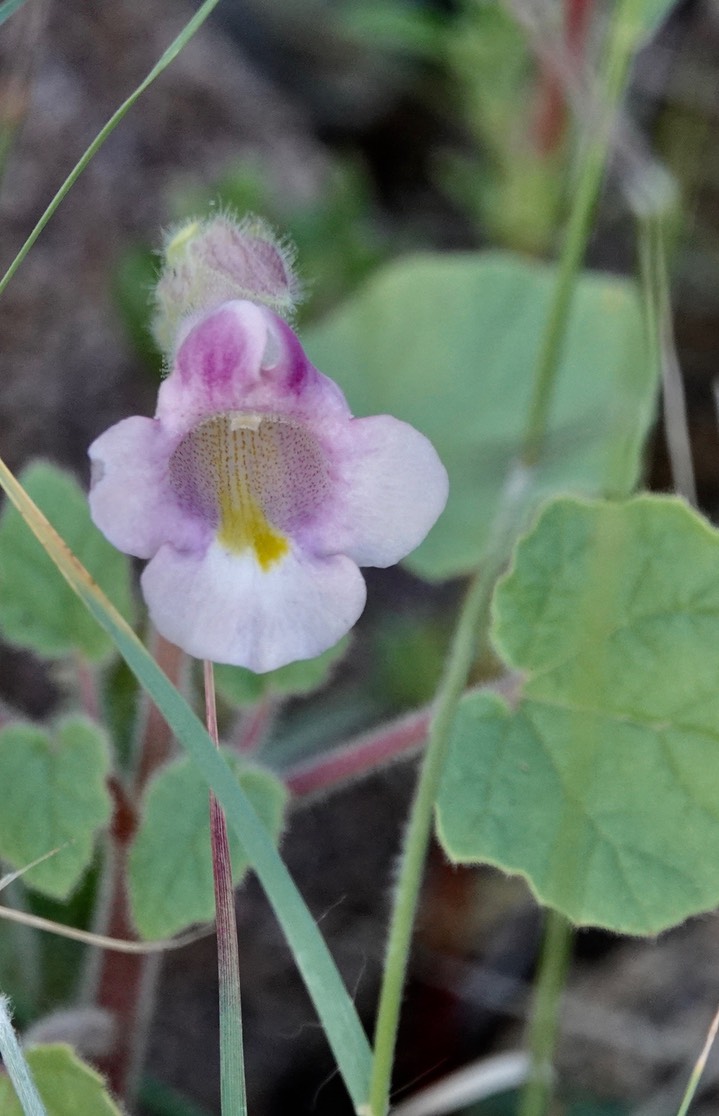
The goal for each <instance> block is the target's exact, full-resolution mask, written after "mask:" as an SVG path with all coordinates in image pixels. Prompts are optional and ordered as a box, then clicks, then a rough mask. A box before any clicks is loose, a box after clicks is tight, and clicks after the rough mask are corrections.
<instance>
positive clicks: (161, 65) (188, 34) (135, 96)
mask: <svg viewBox="0 0 719 1116" xmlns="http://www.w3.org/2000/svg"><path fill="white" fill-rule="evenodd" d="M21 2H23V0H5V4H6V5H7V4H11V5H12V4H15V5H16V6H19V4H20V3H21ZM218 3H219V0H205V2H204V4H202V5H201V7H199V8H198V10H197V12H196V13H195V15H194V16H193V17H192V19H191V20H189V21H188V22H187V23H186V24H185V26H184V27H183V28H182V31H180V34H179V35H178V36H177V38H175V39H173V41H172V42H171V43H170V45H169V47H168V48H167V50H166V51H164V53H163V54H162V55H161V57H160V58H159V59H158V61H157V62H156V63H155V65H154V66H153V67H152V69H151V70H150V72H149V74H148V75H147V77H146V78H144V79H143V81H141V82H140V84H139V85H138V86H137V88H136V89H135V90H133V92H132V93H131V94H130V96H129V97H128V98H127V99H126V100H124V101H123V102H122V104H121V105H120V107H119V108H117V109H115V111H114V112H113V114H112V116H111V117H110V119H109V120H108V122H107V124H105V126H104V127H103V128H101V129H100V131H99V132H98V133H97V135H96V136H95V138H94V140H93V141H92V143H91V144H90V146H89V147H88V148H87V150H86V151H85V153H84V155H82V156H81V157H80V159H79V160H78V161H77V163H76V164H75V166H74V167H73V169H72V170H71V171H70V173H69V175H68V176H67V178H66V179H65V181H64V182H63V184H62V186H61V187H60V189H59V190H58V191H57V193H56V194H55V197H54V198H53V199H52V201H51V202H50V204H49V205H48V207H47V209H46V210H45V212H44V213H43V215H42V217H41V218H40V220H39V221H38V223H37V224H36V225H35V228H34V229H33V230H32V232H31V233H30V235H29V236H28V238H27V240H26V241H25V243H24V244H23V246H22V248H21V249H20V251H19V252H18V254H17V256H16V257H15V259H14V260H13V261H12V263H11V264H10V267H9V268H8V269H7V271H6V272H5V274H4V275H3V277H2V279H0V295H1V294H2V293H3V291H4V290H5V288H6V287H7V285H8V283H9V282H10V280H11V279H12V277H13V275H14V274H15V272H16V271H17V269H18V268H19V267H20V264H21V263H22V262H23V260H24V259H25V257H26V256H27V254H28V252H29V251H30V249H31V248H32V246H33V244H34V243H35V241H36V240H37V238H38V237H39V235H40V233H41V232H42V230H43V229H44V228H45V225H46V224H47V223H48V221H49V220H50V218H51V217H52V215H53V214H54V212H55V210H56V209H57V208H58V206H59V205H60V202H61V201H62V200H63V198H64V197H65V195H66V194H67V193H69V191H70V190H71V188H72V187H73V186H74V185H75V183H76V182H77V180H78V178H79V177H80V175H81V174H82V172H83V171H84V169H85V167H86V166H87V165H88V163H89V162H90V160H91V159H92V158H93V157H94V156H95V155H96V154H97V152H98V151H99V150H100V148H101V147H102V145H103V143H104V142H105V140H106V139H107V138H108V136H109V135H111V133H112V132H114V130H115V128H116V127H117V125H118V124H119V123H120V121H121V120H122V118H123V117H124V116H125V115H126V113H127V112H129V110H130V109H131V108H132V106H133V105H134V104H135V102H136V101H137V100H139V98H140V97H141V96H142V94H143V93H144V92H145V90H146V89H147V88H148V86H150V85H152V83H153V81H154V80H155V78H156V77H159V76H160V74H161V73H162V72H163V70H166V69H167V67H168V66H169V65H170V63H171V62H173V61H174V60H175V58H177V55H178V54H179V53H180V51H181V50H182V49H183V47H184V46H185V45H186V44H187V43H188V42H189V41H190V39H191V38H192V36H193V35H194V34H195V32H196V31H197V30H198V29H199V28H200V27H201V26H202V24H203V23H204V22H205V20H206V19H207V17H208V16H209V14H210V12H211V11H212V9H213V8H215V7H217V5H218ZM14 10H15V9H14V8H13V9H12V11H14ZM2 11H3V7H2V6H0V22H1V21H2ZM8 14H11V12H9V13H8ZM5 18H7V16H6V17H5Z"/></svg>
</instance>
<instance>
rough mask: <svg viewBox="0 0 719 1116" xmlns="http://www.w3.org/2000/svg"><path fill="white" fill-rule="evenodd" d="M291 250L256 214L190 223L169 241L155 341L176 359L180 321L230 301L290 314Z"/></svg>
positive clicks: (294, 294) (293, 296)
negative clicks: (248, 302)
mask: <svg viewBox="0 0 719 1116" xmlns="http://www.w3.org/2000/svg"><path fill="white" fill-rule="evenodd" d="M293 255H294V253H293V250H292V248H291V247H290V246H288V245H287V244H286V243H284V242H282V241H281V240H279V239H278V238H277V237H276V236H275V234H274V233H273V232H272V230H271V229H270V227H269V226H268V225H267V224H266V223H265V222H264V221H262V220H261V219H260V218H259V217H255V216H253V215H252V214H250V215H248V216H246V217H244V218H243V219H242V220H241V221H240V220H236V219H235V218H233V217H231V216H229V215H228V214H218V215H217V216H216V217H210V218H205V219H203V220H193V221H188V222H187V223H186V224H184V225H182V226H180V227H179V228H176V229H174V230H173V231H172V232H171V233H170V234H169V236H168V237H167V239H166V242H165V247H164V250H163V262H162V270H161V274H160V279H159V281H158V284H157V288H156V290H155V316H154V320H153V332H154V335H155V340H156V341H157V343H158V345H159V346H160V348H161V350H162V351H163V352H164V353H165V354H166V356H167V357H168V358H170V359H171V358H172V356H173V355H174V353H175V350H176V348H177V344H178V340H179V330H180V326H181V324H182V322H183V321H184V320H185V319H188V318H198V317H200V316H201V315H203V314H206V313H208V312H209V311H211V310H214V309H215V307H217V306H221V305H222V304H223V303H224V302H229V301H231V300H232V299H245V300H248V301H250V302H255V303H260V304H261V305H263V306H267V307H269V309H270V310H274V312H275V313H277V314H280V315H281V316H282V317H284V318H289V317H291V315H292V311H293V309H294V306H295V303H296V301H297V299H298V296H299V284H298V282H297V278H296V276H295V274H294V271H293V269H292V265H293Z"/></svg>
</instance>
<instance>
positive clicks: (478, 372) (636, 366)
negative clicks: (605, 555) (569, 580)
mask: <svg viewBox="0 0 719 1116" xmlns="http://www.w3.org/2000/svg"><path fill="white" fill-rule="evenodd" d="M554 281H555V270H554V268H552V267H549V266H544V265H540V264H536V263H529V262H528V261H526V260H524V259H522V258H520V257H519V256H512V255H510V254H508V253H504V254H503V253H499V252H492V253H463V254H461V255H459V254H457V255H449V254H448V255H424V256H416V257H412V258H410V259H405V260H403V261H400V262H399V263H394V264H392V265H390V266H388V267H386V268H384V269H383V270H382V271H380V272H377V274H376V276H375V277H374V278H373V280H372V281H371V282H370V284H369V285H368V286H366V287H365V288H364V289H363V290H362V291H361V292H360V293H359V294H358V295H356V296H354V297H353V298H352V299H351V300H350V301H349V302H347V303H346V304H345V306H344V307H343V308H342V309H341V310H340V311H339V312H337V313H336V314H334V315H332V316H331V317H330V318H329V319H328V320H327V321H325V322H324V323H322V324H321V325H320V326H318V327H316V328H314V329H312V330H310V331H309V332H308V334H307V336H306V337H305V338H304V340H305V344H306V346H307V350H308V352H309V353H310V355H311V357H312V359H313V360H314V361H315V363H316V364H317V366H318V367H319V368H321V369H322V371H323V372H326V373H327V374H328V375H331V376H332V377H334V378H335V379H336V380H337V381H338V382H339V383H340V385H341V386H342V388H343V389H344V390H345V392H346V393H347V397H348V399H349V402H350V405H351V406H352V409H353V411H354V413H355V414H358V415H369V414H379V413H384V412H386V413H388V414H392V415H395V416H396V417H397V418H401V419H404V420H405V421H406V422H410V423H411V424H412V425H413V426H416V427H417V429H419V430H421V431H422V433H424V434H426V435H427V436H428V437H429V438H430V439H431V441H432V442H433V444H434V446H435V448H436V449H437V451H438V453H439V455H440V457H441V458H442V460H443V462H444V464H445V466H446V468H447V470H448V472H449V479H450V495H449V502H448V504H447V508H446V510H445V512H444V514H443V515H442V516H441V518H440V520H439V521H438V523H437V524H436V526H435V527H434V529H433V530H432V531H431V532H430V534H429V536H428V538H427V539H426V540H425V542H424V543H423V544H422V545H421V546H420V547H419V549H418V550H416V551H415V553H414V554H413V555H412V556H411V557H410V558H409V559H408V562H407V564H408V565H409V566H410V567H411V568H412V569H414V570H415V571H416V572H417V573H418V574H420V575H421V576H424V577H428V578H444V577H452V576H456V575H459V574H464V573H468V572H470V571H471V570H473V569H474V568H476V566H477V565H478V563H479V561H480V559H481V557H482V553H483V549H484V546H485V544H486V541H487V534H488V531H489V527H490V524H491V523H492V521H493V520H494V517H495V513H496V511H497V500H498V494H499V490H500V488H501V482H502V479H503V478H504V476H505V475H506V472H507V469H508V467H509V464H510V462H511V461H512V460H513V459H514V458H515V456H516V454H517V452H518V450H519V448H520V440H521V438H522V435H523V432H524V425H525V422H526V415H527V409H528V405H529V398H530V391H531V383H532V377H533V375H534V368H535V365H536V362H537V354H538V351H539V346H540V343H541V338H542V334H543V331H544V328H545V323H546V318H547V313H548V309H549V305H550V300H551V296H552V291H553V287H554ZM654 394H655V379H654V373H653V372H652V370H651V369H650V367H649V361H648V360H647V358H646V354H645V349H644V341H643V326H642V318H641V313H640V309H639V303H638V300H637V297H636V293H635V291H634V288H633V287H632V286H631V285H630V284H629V283H627V282H626V281H624V280H620V279H616V278H611V277H609V276H606V275H602V276H600V275H590V274H585V275H583V276H582V277H581V278H580V280H579V282H578V284H577V286H576V289H575V295H574V301H573V304H572V314H571V320H570V325H569V331H568V335H567V339H566V345H565V347H564V353H563V359H562V366H561V370H560V374H559V378H558V384H557V391H556V395H555V398H554V400H553V405H552V413H551V430H550V437H549V440H548V448H547V454H546V456H545V460H544V461H543V462H542V464H541V466H540V468H539V471H538V478H537V499H538V501H539V500H540V499H541V498H543V497H546V496H547V495H548V494H550V493H552V492H556V491H557V490H559V489H561V490H563V491H566V490H567V489H568V488H571V489H572V490H573V491H578V492H583V493H587V494H590V495H591V494H604V493H606V492H611V493H612V494H614V493H619V494H624V493H626V492H629V491H630V490H631V488H632V487H633V485H634V483H635V482H636V479H637V475H638V470H639V464H640V453H641V447H642V444H643V441H644V438H645V435H646V432H647V429H648V425H649V422H650V421H651V418H652V415H653V405H654Z"/></svg>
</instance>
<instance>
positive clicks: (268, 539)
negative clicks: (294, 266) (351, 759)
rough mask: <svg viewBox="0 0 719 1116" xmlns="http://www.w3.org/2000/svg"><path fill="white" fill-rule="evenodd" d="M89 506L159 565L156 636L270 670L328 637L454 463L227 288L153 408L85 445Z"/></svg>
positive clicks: (152, 598)
mask: <svg viewBox="0 0 719 1116" xmlns="http://www.w3.org/2000/svg"><path fill="white" fill-rule="evenodd" d="M89 452H90V457H91V459H92V465H93V482H92V491H91V493H90V506H91V511H92V516H93V519H94V521H95V523H96V524H97V526H98V527H99V528H100V530H101V531H102V532H103V533H104V534H105V535H106V536H107V538H108V539H109V540H110V541H111V542H112V543H113V544H114V545H115V546H116V547H118V549H120V550H123V551H125V552H126V553H128V554H133V555H135V556H137V557H138V558H148V559H150V561H149V564H148V565H147V567H146V568H145V571H144V573H143V575H142V589H143V593H144V595H145V599H146V601H147V604H148V607H149V610H150V615H151V617H152V620H153V621H154V623H155V625H156V626H157V628H158V630H159V631H160V632H161V633H162V634H163V635H164V636H165V637H166V638H167V639H169V640H170V641H172V642H173V643H176V644H178V645H179V646H180V647H182V648H183V649H184V650H185V651H187V652H188V653H189V654H191V655H194V656H196V657H197V658H201V659H211V660H214V661H215V662H222V663H234V664H236V665H241V666H245V667H249V668H250V669H251V670H254V671H258V672H261V671H267V670H273V669H275V668H276V667H279V666H282V665H283V664H285V663H288V662H291V661H293V660H296V659H306V658H311V657H313V656H315V655H318V654H320V652H322V651H324V650H326V648H328V647H331V646H332V645H333V644H334V643H336V642H337V640H338V639H340V637H341V636H342V635H344V634H345V632H347V631H348V630H349V629H350V628H351V627H352V625H353V624H354V623H355V621H356V620H357V619H358V617H359V615H360V613H361V612H362V609H363V608H364V603H365V596H366V590H365V584H364V579H363V577H362V575H361V574H360V571H359V569H358V567H359V566H389V565H392V564H393V563H395V562H397V561H399V559H401V558H403V557H404V556H405V555H406V554H408V553H409V552H410V551H411V550H413V549H414V547H416V546H417V545H418V544H419V543H420V542H421V541H422V539H423V538H424V536H425V535H426V534H427V532H428V531H429V529H430V528H431V527H432V525H433V523H434V522H435V520H436V519H437V517H438V516H439V514H440V512H441V511H442V509H443V507H444V504H445V501H446V498H447V474H446V472H445V470H444V467H443V466H442V464H441V462H440V460H439V458H438V456H437V454H436V453H435V451H434V449H433V447H432V446H431V444H430V443H429V441H428V440H427V439H426V438H425V437H424V436H423V435H422V434H420V433H418V432H417V431H416V430H414V429H413V427H411V426H408V425H407V424H406V423H404V422H400V421H399V420H397V419H394V418H390V417H389V416H387V415H379V416H376V417H373V418H353V417H352V415H351V413H350V410H349V407H348V405H347V402H346V400H345V398H344V396H343V394H342V392H341V391H340V389H339V388H338V387H337V385H336V384H334V383H333V381H332V380H330V379H328V378H327V377H326V376H323V375H322V374H321V373H320V372H318V371H317V370H316V369H315V368H314V367H313V366H312V365H311V364H310V362H309V360H308V358H307V357H306V355H305V353H304V352H303V350H302V348H301V346H300V344H299V341H298V340H297V338H296V336H295V335H294V333H293V332H292V330H291V329H290V327H289V326H288V325H287V324H286V323H285V322H284V321H282V320H281V319H280V318H279V317H277V315H276V314H274V313H273V312H272V311H271V310H269V309H267V308H266V307H263V306H259V305H257V304H255V303H254V302H249V301H242V300H232V301H229V302H225V303H224V304H222V305H220V306H219V307H216V308H214V309H212V310H210V311H209V312H208V313H206V314H205V315H204V316H203V317H201V318H200V319H199V320H196V322H195V324H194V326H192V327H191V328H189V331H188V330H187V327H185V335H184V339H182V337H181V339H180V344H179V347H178V348H177V352H176V356H175V359H174V366H173V368H172V371H171V373H170V375H169V376H168V377H167V379H166V380H165V381H164V382H163V383H162V386H161V387H160V392H159V396H158V402H157V412H156V414H155V417H154V419H150V418H145V417H140V416H135V417H133V418H127V419H124V420H123V421H122V422H119V423H117V425H115V426H113V427H111V428H110V429H109V430H107V431H106V432H105V433H104V434H102V435H101V436H100V437H99V438H97V440H96V441H95V442H94V443H93V444H92V446H91V447H90V451H89Z"/></svg>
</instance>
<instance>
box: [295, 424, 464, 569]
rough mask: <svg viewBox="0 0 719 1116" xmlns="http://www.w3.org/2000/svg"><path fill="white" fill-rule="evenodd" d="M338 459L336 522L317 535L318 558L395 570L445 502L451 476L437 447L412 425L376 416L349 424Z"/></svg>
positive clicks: (328, 523) (328, 522)
mask: <svg viewBox="0 0 719 1116" xmlns="http://www.w3.org/2000/svg"><path fill="white" fill-rule="evenodd" d="M336 456H337V460H338V463H339V471H340V479H339V481H338V485H337V491H336V498H335V503H334V508H333V511H332V514H331V516H328V517H327V520H326V522H325V523H324V524H323V526H322V528H321V529H318V531H317V540H316V541H318V542H321V547H322V549H321V550H320V551H319V553H341V554H346V555H347V556H348V557H350V558H351V559H352V560H353V561H354V562H356V563H357V565H358V566H391V565H394V563H395V562H399V561H400V559H401V558H404V557H405V555H407V554H409V553H410V552H411V551H412V550H414V549H415V547H416V546H419V544H420V543H421V542H422V540H423V539H424V537H425V535H426V534H427V533H428V532H429V530H430V528H431V527H432V526H433V525H434V523H435V521H436V519H437V518H438V517H439V515H440V514H441V512H442V510H443V509H444V505H445V504H446V502H447V494H448V491H449V480H448V477H447V471H446V469H445V468H444V465H443V464H442V462H441V461H440V459H439V457H438V455H437V452H436V450H435V449H434V446H433V445H432V443H431V442H430V441H429V440H428V439H427V438H425V436H424V435H423V434H420V433H419V431H418V430H415V429H414V427H413V426H409V425H408V423H406V422H401V421H400V420H399V419H395V418H391V417H390V416H389V415H377V416H375V417H373V418H362V419H352V420H351V422H349V423H348V424H347V427H346V430H345V432H344V445H343V447H342V448H341V449H339V448H338V450H337V451H336ZM317 552H318V551H315V553H317Z"/></svg>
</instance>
